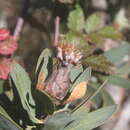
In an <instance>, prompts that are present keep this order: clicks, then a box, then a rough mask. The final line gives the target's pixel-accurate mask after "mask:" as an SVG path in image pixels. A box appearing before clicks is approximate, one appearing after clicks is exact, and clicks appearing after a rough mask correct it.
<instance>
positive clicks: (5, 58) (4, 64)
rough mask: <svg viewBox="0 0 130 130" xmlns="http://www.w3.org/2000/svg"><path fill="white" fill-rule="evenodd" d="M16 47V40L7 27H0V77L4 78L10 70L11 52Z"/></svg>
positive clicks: (12, 52)
mask: <svg viewBox="0 0 130 130" xmlns="http://www.w3.org/2000/svg"><path fill="white" fill-rule="evenodd" d="M16 49H17V42H16V40H15V39H14V38H13V36H12V35H11V34H10V31H9V30H8V29H3V28H2V29H0V56H1V58H0V78H1V79H4V80H6V79H7V78H8V75H9V72H10V65H11V63H12V59H11V58H10V57H11V55H12V54H14V52H15V51H16Z"/></svg>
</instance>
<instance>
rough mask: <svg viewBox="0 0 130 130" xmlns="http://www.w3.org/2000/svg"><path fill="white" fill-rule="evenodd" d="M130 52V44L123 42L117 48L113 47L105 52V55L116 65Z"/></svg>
mask: <svg viewBox="0 0 130 130" xmlns="http://www.w3.org/2000/svg"><path fill="white" fill-rule="evenodd" d="M128 54H130V44H129V43H127V42H123V43H122V44H121V45H119V46H118V47H117V48H113V49H111V50H109V51H107V52H105V53H104V55H105V56H106V57H107V58H108V59H109V60H110V61H111V62H112V63H113V64H115V65H118V64H120V63H122V60H123V58H124V57H125V56H126V55H128Z"/></svg>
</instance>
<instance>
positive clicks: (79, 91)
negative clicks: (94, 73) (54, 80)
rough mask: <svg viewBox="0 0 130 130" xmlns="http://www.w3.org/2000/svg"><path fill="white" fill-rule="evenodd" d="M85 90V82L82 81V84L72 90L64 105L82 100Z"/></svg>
mask: <svg viewBox="0 0 130 130" xmlns="http://www.w3.org/2000/svg"><path fill="white" fill-rule="evenodd" d="M86 90H87V82H86V81H83V82H81V83H79V84H78V85H77V86H76V87H75V88H74V90H73V91H72V93H71V94H70V96H69V98H68V99H67V101H65V102H64V103H69V102H72V101H74V100H77V99H79V98H82V97H83V96H84V95H85V93H86Z"/></svg>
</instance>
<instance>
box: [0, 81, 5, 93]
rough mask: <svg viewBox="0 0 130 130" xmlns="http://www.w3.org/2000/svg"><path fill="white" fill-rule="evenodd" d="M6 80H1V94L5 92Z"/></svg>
mask: <svg viewBox="0 0 130 130" xmlns="http://www.w3.org/2000/svg"><path fill="white" fill-rule="evenodd" d="M3 87H4V80H0V94H1V93H3V92H4V89H3Z"/></svg>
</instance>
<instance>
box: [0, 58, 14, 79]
mask: <svg viewBox="0 0 130 130" xmlns="http://www.w3.org/2000/svg"><path fill="white" fill-rule="evenodd" d="M11 63H12V60H11V59H10V58H1V59H0V79H4V80H6V79H8V75H9V73H10V65H11Z"/></svg>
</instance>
